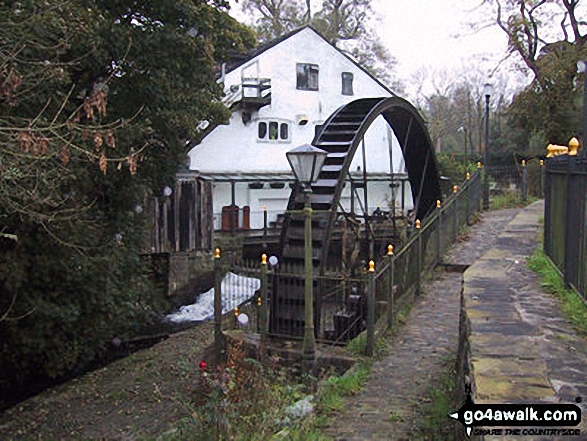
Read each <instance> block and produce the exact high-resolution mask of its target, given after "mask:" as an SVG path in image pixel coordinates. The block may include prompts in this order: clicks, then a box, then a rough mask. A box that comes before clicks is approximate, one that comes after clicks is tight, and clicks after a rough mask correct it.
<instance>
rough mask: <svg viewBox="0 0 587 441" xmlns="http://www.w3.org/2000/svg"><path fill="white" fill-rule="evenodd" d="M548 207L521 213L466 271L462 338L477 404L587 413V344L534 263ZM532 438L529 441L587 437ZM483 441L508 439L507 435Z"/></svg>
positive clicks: (585, 429) (585, 435)
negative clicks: (572, 407)
mask: <svg viewBox="0 0 587 441" xmlns="http://www.w3.org/2000/svg"><path fill="white" fill-rule="evenodd" d="M543 212H544V205H543V202H537V203H535V204H532V205H530V206H529V207H527V208H526V209H524V210H523V211H521V212H520V213H519V214H518V215H517V216H516V217H515V218H514V219H513V220H512V221H511V222H510V223H509V224H508V225H507V226H506V228H505V229H504V230H503V231H502V232H501V233H500V234H499V237H498V238H497V239H496V241H495V244H494V247H493V248H492V249H491V250H489V251H488V252H487V253H485V254H484V255H483V256H482V257H481V258H480V259H478V260H477V261H476V262H475V263H474V264H473V265H472V266H471V267H470V268H469V269H468V270H467V271H466V272H465V273H464V284H463V314H464V317H465V320H464V321H463V322H462V323H464V324H465V325H466V326H467V329H466V331H465V332H463V331H461V335H462V336H463V335H465V336H466V338H467V342H466V343H467V344H466V345H465V347H467V346H468V354H467V355H468V360H467V363H468V368H469V370H470V372H469V379H470V381H471V383H472V390H473V398H474V401H475V402H476V403H569V404H575V403H576V402H577V401H581V403H580V406H581V409H582V413H583V415H584V416H586V415H587V405H586V403H587V342H586V340H585V339H584V338H583V337H581V336H579V335H577V333H576V332H575V331H574V329H573V327H572V326H571V325H570V324H568V323H567V322H565V320H564V319H562V313H561V311H560V308H559V304H558V301H557V299H556V298H554V297H553V296H551V295H549V294H546V293H544V292H542V289H541V286H540V280H539V276H538V275H536V274H535V273H534V272H532V271H531V270H529V269H528V268H527V265H526V260H527V258H528V257H529V256H530V255H531V254H532V253H533V252H534V250H535V249H536V247H537V245H538V243H539V240H538V235H539V233H540V231H541V225H540V218H541V217H542V216H543ZM578 428H579V429H580V430H581V436H579V437H572V438H553V437H543V436H525V437H522V438H511V439H524V440H547V439H548V440H553V439H574V440H579V439H583V440H585V439H587V424H586V423H585V418H583V421H582V423H581V424H580V425H579V426H578ZM477 439H485V440H507V439H510V438H509V437H504V436H486V437H485V438H483V437H479V438H477Z"/></svg>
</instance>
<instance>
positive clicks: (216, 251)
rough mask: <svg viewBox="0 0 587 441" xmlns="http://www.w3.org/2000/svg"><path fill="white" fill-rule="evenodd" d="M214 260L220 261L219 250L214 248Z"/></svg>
mask: <svg viewBox="0 0 587 441" xmlns="http://www.w3.org/2000/svg"><path fill="white" fill-rule="evenodd" d="M214 258H215V259H220V248H216V250H214Z"/></svg>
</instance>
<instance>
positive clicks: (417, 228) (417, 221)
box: [416, 219, 420, 230]
mask: <svg viewBox="0 0 587 441" xmlns="http://www.w3.org/2000/svg"><path fill="white" fill-rule="evenodd" d="M419 229H420V219H416V230H419Z"/></svg>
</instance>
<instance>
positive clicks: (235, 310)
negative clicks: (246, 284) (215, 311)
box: [234, 306, 238, 317]
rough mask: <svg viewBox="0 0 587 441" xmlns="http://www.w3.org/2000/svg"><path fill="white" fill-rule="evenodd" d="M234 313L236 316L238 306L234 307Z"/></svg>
mask: <svg viewBox="0 0 587 441" xmlns="http://www.w3.org/2000/svg"><path fill="white" fill-rule="evenodd" d="M234 315H236V316H237V317H238V306H235V307H234Z"/></svg>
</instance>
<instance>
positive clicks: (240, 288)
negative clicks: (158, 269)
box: [166, 273, 261, 323]
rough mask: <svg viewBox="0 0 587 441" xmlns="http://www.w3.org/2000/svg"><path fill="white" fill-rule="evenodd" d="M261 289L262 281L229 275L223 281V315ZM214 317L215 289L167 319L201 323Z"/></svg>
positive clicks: (178, 321)
mask: <svg viewBox="0 0 587 441" xmlns="http://www.w3.org/2000/svg"><path fill="white" fill-rule="evenodd" d="M259 288H261V281H260V280H259V279H255V278H252V277H244V276H239V275H236V274H234V273H228V274H226V276H224V279H222V285H221V290H222V313H223V314H224V313H226V312H228V311H231V310H233V309H234V308H235V307H237V306H239V305H240V304H241V303H243V302H244V301H246V300H248V299H250V298H251V297H253V295H254V294H255V291H257V290H258V289H259ZM213 316H214V288H212V289H211V290H210V291H207V292H205V293H203V294H200V295H199V296H198V299H197V301H196V303H193V304H191V305H186V306H182V307H181V308H179V311H177V312H175V313H173V314H169V315H168V316H167V317H166V318H167V320H170V321H172V322H174V323H181V322H187V321H190V322H199V321H202V320H207V319H209V318H212V317H213Z"/></svg>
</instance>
